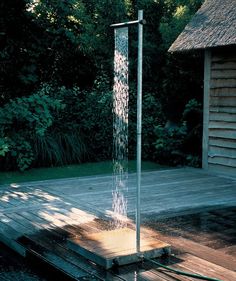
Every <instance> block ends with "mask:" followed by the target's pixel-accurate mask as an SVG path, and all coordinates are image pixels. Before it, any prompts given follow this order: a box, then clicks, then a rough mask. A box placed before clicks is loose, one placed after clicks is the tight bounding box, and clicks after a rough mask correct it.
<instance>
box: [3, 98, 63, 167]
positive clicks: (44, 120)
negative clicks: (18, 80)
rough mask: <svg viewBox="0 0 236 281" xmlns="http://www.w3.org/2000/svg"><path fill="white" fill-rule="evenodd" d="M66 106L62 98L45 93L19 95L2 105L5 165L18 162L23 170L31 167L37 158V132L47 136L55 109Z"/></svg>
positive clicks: (14, 164)
mask: <svg viewBox="0 0 236 281" xmlns="http://www.w3.org/2000/svg"><path fill="white" fill-rule="evenodd" d="M62 108H63V105H62V104H61V102H60V101H59V100H58V99H52V98H51V97H50V96H48V95H45V94H41V93H35V94H33V95H31V96H29V97H22V98H16V99H14V100H11V101H10V102H9V103H7V104H5V105H4V106H3V107H2V108H0V156H1V158H0V159H1V162H0V163H1V166H2V167H3V165H4V168H5V169H7V168H9V169H12V168H15V167H16V166H17V167H18V168H19V169H20V170H25V169H27V168H28V167H30V166H31V165H32V162H33V161H34V160H35V154H34V151H33V147H32V142H33V139H34V136H37V137H43V136H44V135H45V133H46V131H47V130H48V128H49V127H50V126H52V124H53V114H52V112H53V111H58V110H61V109H62Z"/></svg>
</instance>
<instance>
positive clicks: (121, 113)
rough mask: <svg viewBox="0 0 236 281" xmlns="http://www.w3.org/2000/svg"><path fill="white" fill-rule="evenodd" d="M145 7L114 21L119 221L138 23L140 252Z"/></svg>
mask: <svg viewBox="0 0 236 281" xmlns="http://www.w3.org/2000/svg"><path fill="white" fill-rule="evenodd" d="M144 23H145V21H144V20H143V11H142V10H139V12H138V20H136V21H130V22H124V23H118V24H112V25H111V27H113V28H114V35H115V55H114V88H113V100H114V102H113V115H114V117H113V128H114V129H113V143H114V145H113V162H114V163H113V165H114V166H113V212H114V214H115V221H116V225H117V226H120V225H122V220H119V217H121V218H122V217H123V216H126V215H127V201H126V198H125V191H126V189H127V177H128V172H127V166H128V163H127V161H128V99H129V93H128V91H129V86H128V40H129V37H128V27H129V26H131V25H138V75H137V84H138V85H137V189H136V252H140V187H141V149H142V148H141V134H142V64H143V24H144Z"/></svg>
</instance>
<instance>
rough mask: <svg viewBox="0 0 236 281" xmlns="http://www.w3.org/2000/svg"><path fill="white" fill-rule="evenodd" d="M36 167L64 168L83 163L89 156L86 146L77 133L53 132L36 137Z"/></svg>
mask: <svg viewBox="0 0 236 281" xmlns="http://www.w3.org/2000/svg"><path fill="white" fill-rule="evenodd" d="M33 147H34V151H35V165H34V166H35V167H52V166H64V165H68V164H74V163H81V162H82V161H83V160H84V159H85V158H86V155H87V149H86V145H85V143H84V141H83V138H82V137H81V135H80V133H79V132H77V131H69V132H68V131H67V132H51V134H49V133H47V134H46V135H45V136H43V137H39V136H37V137H35V139H34V143H33Z"/></svg>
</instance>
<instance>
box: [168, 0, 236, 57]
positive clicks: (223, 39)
mask: <svg viewBox="0 0 236 281" xmlns="http://www.w3.org/2000/svg"><path fill="white" fill-rule="evenodd" d="M235 44H236V0H206V1H205V2H204V4H203V5H202V7H201V8H200V9H199V10H198V12H197V13H196V14H195V16H194V17H193V19H192V20H191V21H190V22H189V24H188V25H187V26H186V27H185V29H184V30H183V32H182V33H181V34H180V35H179V37H178V38H177V39H176V40H175V41H174V43H173V44H172V45H171V47H170V48H169V52H175V51H188V50H193V49H205V48H211V47H219V46H228V45H235Z"/></svg>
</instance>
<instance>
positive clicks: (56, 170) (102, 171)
mask: <svg viewBox="0 0 236 281" xmlns="http://www.w3.org/2000/svg"><path fill="white" fill-rule="evenodd" d="M161 168H163V166H160V165H159V164H156V163H153V162H149V161H144V162H142V170H143V171H153V170H158V169H161ZM135 171H136V161H134V160H131V161H129V172H135ZM111 173H112V162H111V161H104V162H97V163H85V164H80V165H70V166H64V167H53V168H38V169H31V170H29V171H25V172H0V184H12V183H18V182H29V181H38V180H48V179H61V178H72V177H84V176H96V175H106V174H111Z"/></svg>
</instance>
